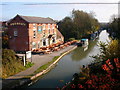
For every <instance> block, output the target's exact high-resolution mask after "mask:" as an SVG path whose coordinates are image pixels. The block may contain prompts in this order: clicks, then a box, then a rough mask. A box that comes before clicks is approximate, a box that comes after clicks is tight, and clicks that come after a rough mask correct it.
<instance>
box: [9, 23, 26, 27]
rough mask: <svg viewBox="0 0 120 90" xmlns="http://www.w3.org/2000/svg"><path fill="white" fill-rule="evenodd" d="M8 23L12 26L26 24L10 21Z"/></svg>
mask: <svg viewBox="0 0 120 90" xmlns="http://www.w3.org/2000/svg"><path fill="white" fill-rule="evenodd" d="M10 25H11V26H14V25H22V26H25V25H26V24H25V23H11V24H10Z"/></svg>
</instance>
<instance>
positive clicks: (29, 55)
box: [26, 51, 32, 62]
mask: <svg viewBox="0 0 120 90" xmlns="http://www.w3.org/2000/svg"><path fill="white" fill-rule="evenodd" d="M30 58H31V62H32V54H31V51H26V59H30Z"/></svg>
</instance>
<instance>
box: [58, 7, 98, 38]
mask: <svg viewBox="0 0 120 90" xmlns="http://www.w3.org/2000/svg"><path fill="white" fill-rule="evenodd" d="M58 25H59V30H60V31H61V33H62V34H63V35H64V37H65V40H69V38H75V39H80V38H82V37H84V36H86V35H88V34H90V33H93V32H95V31H96V30H98V29H99V23H98V20H97V19H95V18H94V15H93V14H92V13H90V14H89V13H87V12H84V11H79V10H74V9H73V10H72V15H71V16H70V17H65V18H64V19H63V20H61V21H60V22H59V24H58Z"/></svg>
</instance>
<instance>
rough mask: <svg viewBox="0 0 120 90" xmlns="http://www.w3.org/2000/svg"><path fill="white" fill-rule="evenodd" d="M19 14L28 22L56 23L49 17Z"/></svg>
mask: <svg viewBox="0 0 120 90" xmlns="http://www.w3.org/2000/svg"><path fill="white" fill-rule="evenodd" d="M18 16H20V17H21V18H22V19H24V20H25V21H27V22H29V23H52V24H56V22H55V21H54V20H53V19H51V18H42V17H34V16H21V15H18Z"/></svg>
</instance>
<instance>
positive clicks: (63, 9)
mask: <svg viewBox="0 0 120 90" xmlns="http://www.w3.org/2000/svg"><path fill="white" fill-rule="evenodd" d="M28 1H29V2H28ZM118 1H119V0H104V1H101V0H2V4H0V7H2V9H0V10H2V11H1V12H2V14H1V15H0V20H9V19H11V18H13V17H14V16H15V15H16V14H20V15H25V16H39V17H51V18H53V19H55V20H61V19H63V18H64V17H66V16H70V15H71V11H72V10H73V9H75V10H83V11H86V12H88V13H89V12H91V11H93V12H95V15H96V18H97V19H98V20H99V21H100V22H108V21H109V20H110V17H111V16H112V15H113V14H118V4H117V3H118ZM15 2H16V3H15ZM23 2H24V3H32V5H25V4H24V3H23ZM34 2H35V3H106V4H62V5H61V4H53V5H51V4H47V5H46V4H45V5H44V4H34ZM108 3H109V4H108ZM110 3H111V4H110Z"/></svg>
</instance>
